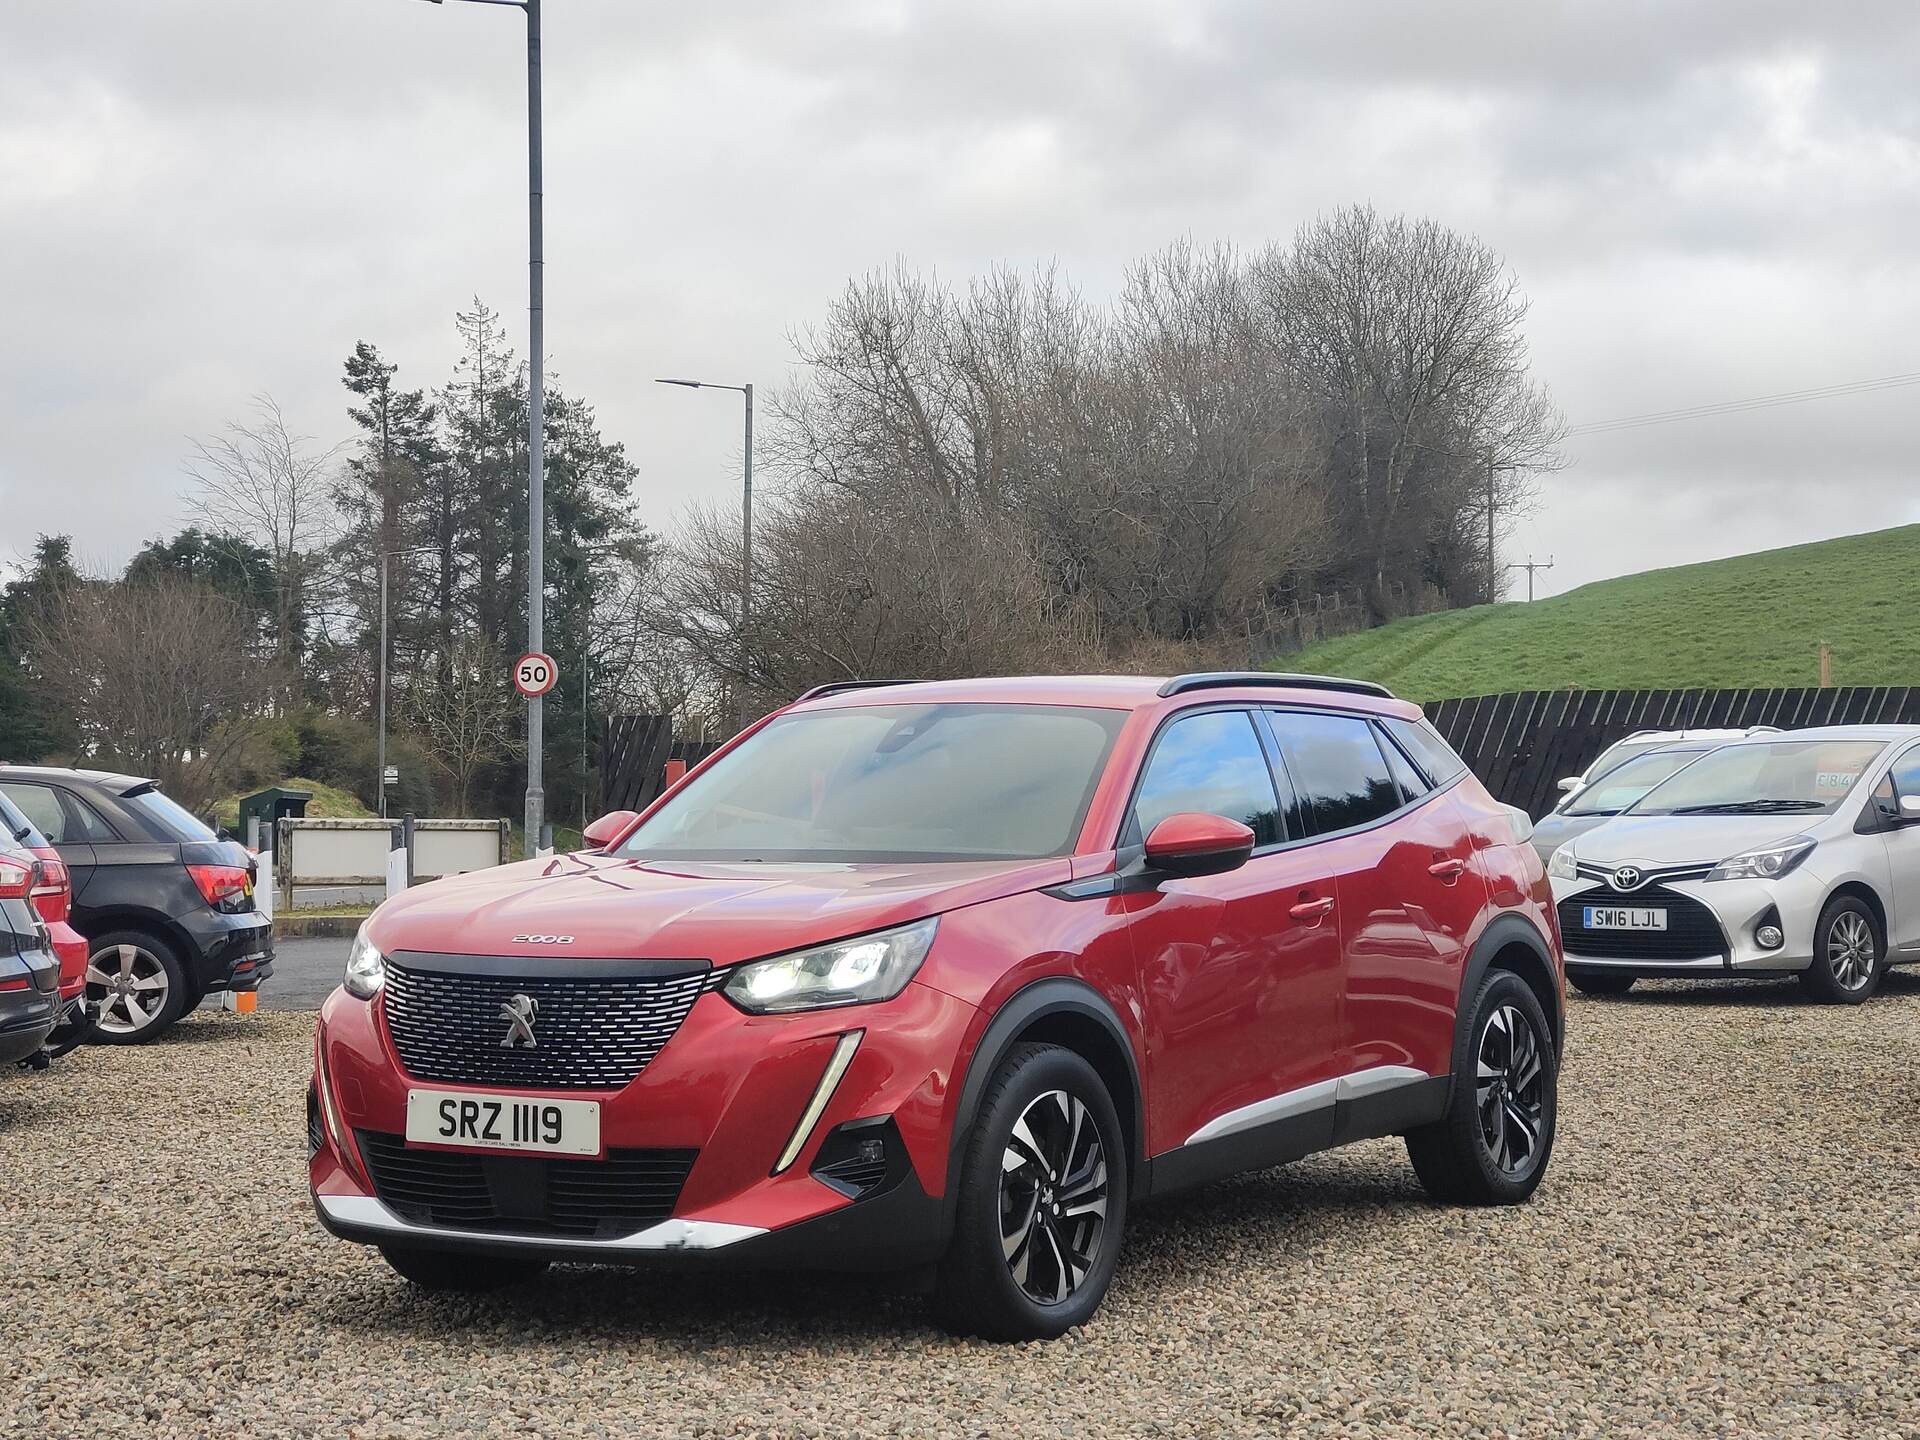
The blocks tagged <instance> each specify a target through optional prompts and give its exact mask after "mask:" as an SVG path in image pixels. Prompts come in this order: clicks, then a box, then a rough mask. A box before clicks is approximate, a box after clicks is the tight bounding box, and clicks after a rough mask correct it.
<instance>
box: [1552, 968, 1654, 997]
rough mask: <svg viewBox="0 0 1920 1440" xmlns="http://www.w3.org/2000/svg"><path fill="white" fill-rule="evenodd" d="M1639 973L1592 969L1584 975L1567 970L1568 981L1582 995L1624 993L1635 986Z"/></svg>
mask: <svg viewBox="0 0 1920 1440" xmlns="http://www.w3.org/2000/svg"><path fill="white" fill-rule="evenodd" d="M1639 978H1640V977H1639V976H1637V975H1618V974H1615V973H1614V972H1612V971H1610V970H1590V971H1588V972H1587V973H1586V974H1584V975H1576V974H1574V972H1573V971H1571V970H1569V971H1568V972H1567V983H1568V984H1569V985H1571V986H1573V988H1574V989H1576V990H1578V991H1579V992H1580V993H1581V994H1582V995H1624V994H1626V993H1627V991H1629V990H1631V989H1632V988H1633V982H1634V981H1635V980H1637V979H1639Z"/></svg>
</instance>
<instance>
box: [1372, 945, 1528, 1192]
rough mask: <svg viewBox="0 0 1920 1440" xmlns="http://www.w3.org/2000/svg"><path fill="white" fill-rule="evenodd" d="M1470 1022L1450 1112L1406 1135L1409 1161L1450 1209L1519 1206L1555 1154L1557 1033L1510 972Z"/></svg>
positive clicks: (1457, 1055)
mask: <svg viewBox="0 0 1920 1440" xmlns="http://www.w3.org/2000/svg"><path fill="white" fill-rule="evenodd" d="M1464 1018H1465V1020H1466V1023H1465V1024H1463V1025H1461V1026H1460V1027H1459V1032H1458V1034H1457V1035H1456V1037H1455V1039H1454V1042H1453V1094H1452V1096H1451V1097H1450V1098H1449V1099H1448V1101H1447V1113H1446V1114H1445V1115H1443V1116H1442V1117H1441V1118H1440V1119H1438V1120H1436V1121H1434V1122H1433V1123H1432V1124H1431V1125H1423V1126H1421V1127H1420V1128H1419V1129H1418V1130H1413V1131H1409V1132H1408V1134H1407V1156H1408V1158H1409V1159H1411V1160H1412V1161H1413V1169H1414V1173H1415V1174H1417V1175H1418V1176H1419V1177H1420V1183H1421V1184H1422V1185H1423V1186H1425V1187H1426V1191H1427V1194H1429V1195H1430V1196H1432V1197H1433V1198H1434V1199H1435V1200H1437V1201H1440V1202H1441V1203H1443V1204H1454V1205H1518V1204H1520V1203H1522V1202H1523V1201H1525V1200H1527V1199H1528V1198H1529V1197H1531V1196H1532V1194H1533V1192H1534V1191H1535V1190H1536V1189H1538V1188H1539V1185H1540V1177H1541V1176H1542V1175H1544V1174H1545V1173H1546V1169H1547V1160H1548V1158H1549V1157H1550V1156H1551V1155H1552V1153H1553V1136H1554V1124H1555V1120H1556V1117H1557V1115H1558V1110H1559V1106H1558V1084H1559V1076H1560V1059H1559V1056H1558V1055H1556V1054H1555V1053H1554V1049H1553V1029H1552V1027H1551V1026H1550V1025H1548V1023H1547V1017H1546V1013H1545V1012H1544V1011H1542V1010H1541V1008H1540V1001H1539V999H1538V997H1536V996H1535V995H1534V993H1533V989H1532V987H1531V986H1529V985H1528V984H1527V982H1526V981H1524V980H1522V979H1521V978H1520V977H1519V976H1518V975H1515V974H1514V973H1513V972H1512V971H1510V970H1492V971H1489V972H1488V973H1487V977H1486V979H1484V980H1483V981H1481V982H1480V989H1479V992H1478V993H1477V994H1476V995H1475V996H1474V997H1473V1000H1472V1002H1471V1004H1469V1005H1468V1006H1467V1007H1466V1013H1465V1017H1464ZM1483 1062H1484V1063H1483ZM1483 1070H1486V1071H1488V1072H1489V1075H1488V1076H1483V1075H1482V1071H1483ZM1523 1150H1524V1153H1522V1152H1523Z"/></svg>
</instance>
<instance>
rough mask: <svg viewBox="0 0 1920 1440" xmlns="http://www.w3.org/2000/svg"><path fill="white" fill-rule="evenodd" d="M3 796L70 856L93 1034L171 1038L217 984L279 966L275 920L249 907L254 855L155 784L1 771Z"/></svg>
mask: <svg viewBox="0 0 1920 1440" xmlns="http://www.w3.org/2000/svg"><path fill="white" fill-rule="evenodd" d="M0 793H4V794H5V795H6V797H7V798H8V799H9V800H11V801H12V802H13V803H14V804H15V805H17V806H18V807H19V808H20V809H21V810H22V811H23V812H25V814H26V816H27V818H28V819H29V820H30V821H32V822H33V824H34V827H35V828H36V829H38V830H39V831H40V832H41V834H43V835H45V836H46V837H47V839H48V840H49V841H50V842H51V843H52V845H53V847H54V848H55V849H56V850H57V851H58V852H59V854H60V858H61V859H62V860H63V861H65V862H66V866H67V869H68V871H69V872H70V873H71V875H72V878H73V926H74V928H75V929H76V930H78V931H79V932H80V933H81V934H82V935H84V936H86V938H87V943H88V946H89V947H90V949H91V952H92V953H91V956H90V958H89V962H88V966H87V1001H88V1004H89V1006H90V1007H91V1008H92V1009H93V1011H94V1015H95V1024H94V1029H93V1034H92V1038H93V1039H94V1040H95V1041H101V1042H105V1043H107V1044H119V1045H128V1044H137V1043H139V1042H142V1041H146V1040H152V1039H154V1038H156V1037H157V1036H159V1035H162V1034H164V1033H165V1032H166V1031H167V1029H168V1028H169V1027H170V1026H172V1024H173V1023H174V1022H175V1021H176V1020H178V1019H179V1018H180V1017H181V1016H182V1015H185V1014H186V1013H187V1012H188V1011H190V1010H192V1009H193V1008H194V1007H195V1006H196V1005H198V1004H199V1003H200V1002H201V1001H202V1000H204V999H205V998H206V997H207V996H208V995H209V994H211V993H213V992H215V991H219V990H252V989H255V988H257V987H258V986H259V984H260V982H261V981H262V980H264V979H266V978H267V977H268V976H269V975H271V974H272V973H273V927H272V923H271V922H270V921H269V920H268V919H267V918H266V917H265V916H264V915H262V914H260V913H259V912H258V911H257V910H255V909H254V905H253V885H254V864H253V857H252V856H251V855H249V854H248V853H247V851H246V849H245V848H244V847H243V846H240V845H237V844H235V843H234V842H232V841H230V840H222V839H220V838H219V837H218V836H217V835H215V834H214V832H213V831H212V830H210V829H208V828H207V826H206V825H205V824H203V823H202V822H201V821H200V820H198V819H196V818H195V817H194V816H193V815H192V814H190V813H189V812H188V811H186V810H185V809H183V808H181V807H180V806H179V805H177V804H175V803H174V802H173V801H172V800H170V799H168V798H167V797H166V796H165V795H164V794H162V793H161V791H160V788H159V786H158V785H157V784H155V783H154V782H153V781H151V780H142V779H139V778H137V777H135V776H131V775H110V774H103V773H101V772H99V771H93V770H55V769H47V768H41V767H38V766H28V765H4V766H0Z"/></svg>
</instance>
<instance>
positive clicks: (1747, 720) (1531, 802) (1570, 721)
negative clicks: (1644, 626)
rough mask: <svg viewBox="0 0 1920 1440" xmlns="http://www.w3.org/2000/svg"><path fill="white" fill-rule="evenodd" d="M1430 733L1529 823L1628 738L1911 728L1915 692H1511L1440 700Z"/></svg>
mask: <svg viewBox="0 0 1920 1440" xmlns="http://www.w3.org/2000/svg"><path fill="white" fill-rule="evenodd" d="M1426 711H1427V718H1428V719H1430V720H1431V721H1433V724H1434V728H1436V729H1437V730H1439V732H1440V733H1441V734H1442V735H1444V736H1446V737H1447V741H1448V743H1449V744H1451V745H1452V746H1453V748H1454V749H1455V750H1458V751H1459V752H1460V758H1461V759H1463V760H1465V761H1466V762H1467V764H1468V765H1470V766H1472V767H1473V771H1474V773H1475V774H1477V775H1478V776H1479V777H1480V779H1481V781H1482V783H1484V784H1485V785H1486V787H1487V788H1488V789H1489V790H1491V791H1492V792H1493V794H1494V796H1495V797H1496V798H1497V799H1500V800H1503V801H1505V802H1506V803H1507V804H1509V805H1517V806H1519V807H1520V808H1521V809H1523V810H1525V811H1526V812H1527V813H1528V814H1530V815H1532V816H1534V817H1535V818H1538V817H1539V816H1541V815H1544V814H1546V813H1547V811H1549V810H1551V809H1552V808H1553V804H1554V801H1556V800H1557V799H1558V798H1559V792H1558V791H1557V790H1556V789H1555V782H1556V781H1557V780H1559V779H1560V777H1561V776H1563V775H1577V774H1579V773H1580V772H1581V771H1582V770H1584V769H1586V768H1587V766H1588V765H1590V764H1592V763H1593V760H1594V759H1595V757H1597V756H1598V755H1599V754H1600V752H1601V751H1602V750H1604V749H1606V748H1607V746H1609V745H1611V744H1612V743H1613V742H1614V741H1616V740H1620V739H1623V738H1625V737H1626V736H1628V735H1631V734H1632V733H1633V732H1634V731H1636V730H1695V729H1716V730H1717V729H1744V728H1745V727H1747V726H1749V725H1778V726H1779V727H1780V728H1781V729H1783V730H1793V729H1798V728H1800V727H1803V726H1808V725H1867V724H1905V725H1913V724H1920V688H1913V689H1908V688H1904V687H1900V686H1894V687H1885V686H1871V685H1858V686H1839V687H1834V688H1829V689H1824V690H1519V691H1510V692H1508V693H1507V694H1504V695H1476V696H1473V697H1471V698H1469V699H1465V700H1440V701H1436V702H1435V703H1433V704H1431V705H1428V706H1427V707H1426Z"/></svg>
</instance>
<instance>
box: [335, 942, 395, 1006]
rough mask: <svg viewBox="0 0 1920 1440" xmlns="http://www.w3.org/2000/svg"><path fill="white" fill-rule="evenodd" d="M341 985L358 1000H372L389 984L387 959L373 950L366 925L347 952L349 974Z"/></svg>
mask: <svg viewBox="0 0 1920 1440" xmlns="http://www.w3.org/2000/svg"><path fill="white" fill-rule="evenodd" d="M340 983H341V984H343V985H345V986H346V987H347V993H348V994H349V995H351V996H353V997H354V998H355V999H357V1000H371V999H372V998H373V997H374V996H376V995H378V994H379V993H380V987H381V986H382V985H384V984H386V983H387V957H386V956H384V955H382V954H381V953H380V952H379V951H378V950H376V949H374V948H373V942H372V941H371V940H369V939H367V927H366V926H365V925H362V926H361V927H360V933H359V934H357V935H355V936H354V937H353V948H352V949H351V950H349V951H347V973H346V976H345V978H344V979H343V980H342V981H341V982H340Z"/></svg>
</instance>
